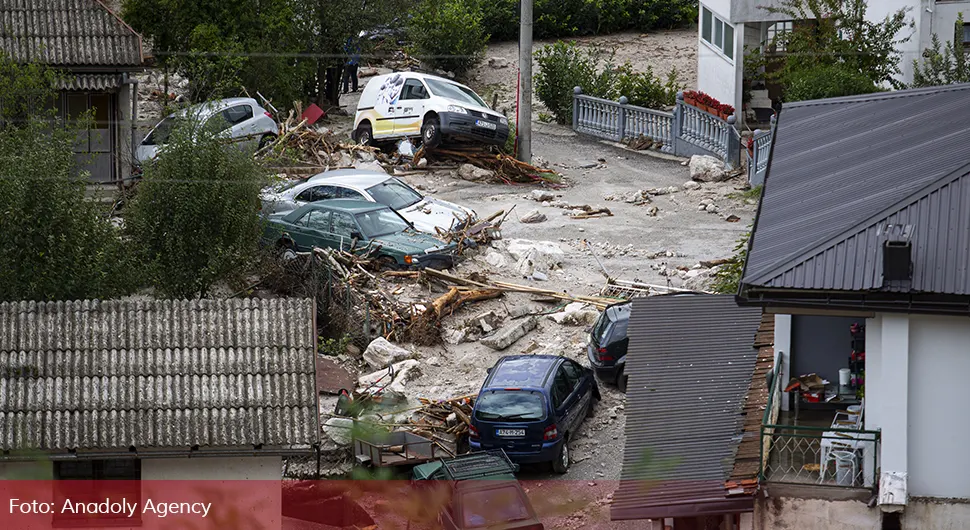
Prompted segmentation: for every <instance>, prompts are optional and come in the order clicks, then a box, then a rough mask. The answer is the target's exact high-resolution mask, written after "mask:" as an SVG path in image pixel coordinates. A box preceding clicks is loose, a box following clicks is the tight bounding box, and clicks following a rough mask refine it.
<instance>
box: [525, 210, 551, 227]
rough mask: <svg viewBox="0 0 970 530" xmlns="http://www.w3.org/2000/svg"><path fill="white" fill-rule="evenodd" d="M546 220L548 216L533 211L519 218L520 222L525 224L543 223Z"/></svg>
mask: <svg viewBox="0 0 970 530" xmlns="http://www.w3.org/2000/svg"><path fill="white" fill-rule="evenodd" d="M545 220H546V215H545V214H544V213H542V212H540V211H539V210H531V211H529V212H527V213H526V214H525V215H523V216H522V217H520V218H519V222H520V223H525V224H534V223H541V222H543V221H545Z"/></svg>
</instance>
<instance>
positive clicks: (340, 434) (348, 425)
mask: <svg viewBox="0 0 970 530" xmlns="http://www.w3.org/2000/svg"><path fill="white" fill-rule="evenodd" d="M353 427H354V420H352V419H350V418H336V417H335V418H327V421H325V422H324V423H323V432H324V433H326V435H327V436H328V437H329V438H330V439H331V440H333V443H335V444H337V445H350V443H351V442H352V441H353V435H352V434H351V433H352V432H353V431H352V429H353Z"/></svg>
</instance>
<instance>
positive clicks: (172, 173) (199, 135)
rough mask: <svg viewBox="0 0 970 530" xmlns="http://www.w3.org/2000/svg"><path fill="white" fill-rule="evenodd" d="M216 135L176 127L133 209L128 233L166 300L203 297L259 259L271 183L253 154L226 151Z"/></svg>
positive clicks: (150, 280)
mask: <svg viewBox="0 0 970 530" xmlns="http://www.w3.org/2000/svg"><path fill="white" fill-rule="evenodd" d="M215 130H216V128H213V127H208V126H205V127H203V126H202V125H201V124H199V123H197V122H188V123H185V124H184V125H182V126H180V127H177V128H176V130H175V131H173V133H172V135H171V136H170V138H169V143H168V145H166V146H165V147H164V148H163V149H162V151H161V152H160V153H159V156H158V158H157V159H156V160H155V161H153V162H152V163H150V164H148V165H146V166H145V168H144V170H145V173H144V180H143V181H142V182H141V183H140V184H139V187H138V193H137V195H136V196H135V198H134V200H133V201H132V202H131V204H130V205H129V207H128V209H129V211H128V215H127V218H126V222H125V229H126V232H127V234H128V236H130V239H131V242H132V246H133V248H134V249H135V252H136V257H137V259H138V261H139V262H140V265H141V268H142V269H143V270H144V271H145V273H146V276H147V277H146V280H147V281H148V283H150V284H151V285H153V286H154V287H155V288H156V289H157V290H158V291H159V292H160V293H161V294H163V295H166V296H172V297H176V298H187V297H193V296H205V295H206V294H207V293H208V292H209V290H210V288H211V287H212V285H213V284H214V283H216V282H218V281H221V280H228V279H233V277H234V275H237V274H240V273H242V272H244V271H245V269H246V267H247V265H248V264H249V263H250V262H251V261H252V260H253V258H254V257H256V256H257V250H258V244H259V238H260V235H261V230H262V223H261V221H260V219H259V216H258V214H257V211H258V210H259V206H260V200H259V192H260V189H261V188H262V186H263V184H264V183H265V182H266V176H265V173H264V171H263V169H262V168H261V167H260V166H259V165H257V164H256V162H255V161H254V160H253V158H252V156H251V154H249V153H245V152H243V151H242V150H240V149H237V148H235V147H230V146H227V145H226V144H225V143H224V142H222V141H220V139H219V138H217V137H216V132H215Z"/></svg>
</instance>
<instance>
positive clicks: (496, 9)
mask: <svg viewBox="0 0 970 530" xmlns="http://www.w3.org/2000/svg"><path fill="white" fill-rule="evenodd" d="M482 14H483V25H484V26H485V27H486V28H488V31H489V32H490V33H491V36H492V40H494V41H506V40H516V39H518V36H519V6H518V1H517V0H490V1H488V2H485V3H483V5H482ZM532 18H533V24H534V25H533V32H534V33H533V37H535V38H536V39H554V38H559V37H573V36H577V35H601V34H606V33H614V32H617V31H623V30H636V31H647V30H651V29H656V28H673V27H679V26H684V25H688V24H691V23H694V22H696V21H697V0H535V7H534V12H533V17H532Z"/></svg>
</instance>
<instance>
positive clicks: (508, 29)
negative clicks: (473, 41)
mask: <svg viewBox="0 0 970 530" xmlns="http://www.w3.org/2000/svg"><path fill="white" fill-rule="evenodd" d="M533 15H534V13H533ZM534 18H535V17H534V16H533V21H534ZM482 27H483V28H488V31H489V32H490V35H489V39H490V40H492V41H497V42H501V41H510V40H519V2H518V0H490V1H488V2H482Z"/></svg>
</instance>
